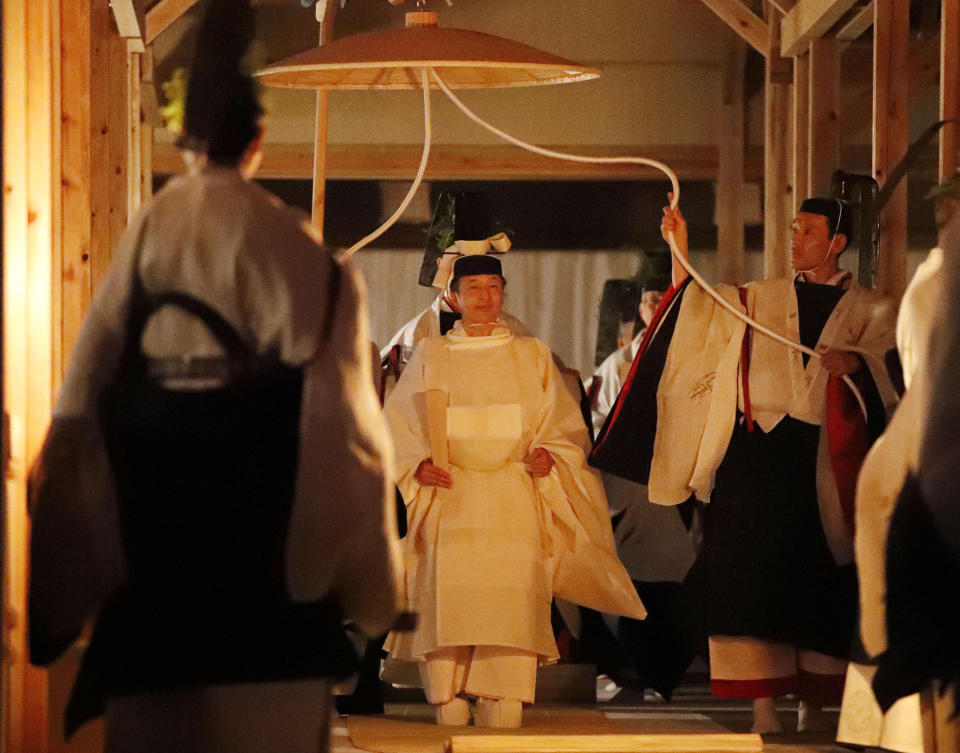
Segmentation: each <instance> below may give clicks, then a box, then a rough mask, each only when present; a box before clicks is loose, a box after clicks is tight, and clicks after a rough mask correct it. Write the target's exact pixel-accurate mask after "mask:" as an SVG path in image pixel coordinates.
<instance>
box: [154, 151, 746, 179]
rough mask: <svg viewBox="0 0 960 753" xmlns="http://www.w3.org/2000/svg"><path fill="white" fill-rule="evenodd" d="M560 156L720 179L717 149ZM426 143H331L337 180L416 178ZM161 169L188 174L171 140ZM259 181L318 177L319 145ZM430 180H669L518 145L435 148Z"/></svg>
mask: <svg viewBox="0 0 960 753" xmlns="http://www.w3.org/2000/svg"><path fill="white" fill-rule="evenodd" d="M550 148H553V149H557V150H560V151H568V152H577V153H581V154H591V155H594V156H597V157H611V156H615V155H642V156H649V157H654V158H656V159H659V160H661V161H663V162H666V163H667V164H669V165H670V167H671V169H673V170H675V171H676V173H677V175H678V176H679V177H680V179H681V180H710V181H712V180H716V179H717V170H718V164H719V157H718V151H717V148H716V146H713V145H690V144H684V145H649V144H640V145H637V144H625V145H622V146H611V147H602V148H596V147H592V148H584V147H583V146H581V145H573V146H571V145H568V144H567V145H553V146H551V147H550ZM422 151H423V148H422V146H421V145H419V144H416V145H415V144H330V145H329V146H328V147H327V178H328V179H329V180H409V179H410V176H411V175H413V174H414V173H415V172H416V170H417V165H418V163H419V161H420V154H421V152H422ZM745 159H746V162H745V168H744V169H745V178H746V180H747V182H751V183H759V182H760V181H761V180H762V178H763V153H762V150H760V149H757V148H749V147H748V148H747V151H746V155H745ZM152 165H153V170H154V172H155V173H157V174H160V175H167V174H171V173H181V172H184V169H185V168H184V164H183V160H182V159H181V157H180V154H179V152H178V151H177V149H176V148H175V147H174V146H173V145H172V144H171V143H169V142H157V143H156V144H155V145H154V150H153V159H152ZM257 177H258V178H267V179H270V178H284V179H303V180H310V179H312V177H313V144H281V143H267V144H266V145H265V146H264V155H263V164H262V165H261V166H260V170H259V171H258V172H257ZM426 179H427V180H663V173H662V172H660V171H659V170H654V169H653V168H649V167H644V166H643V165H597V164H586V163H579V162H565V161H563V162H561V161H560V160H555V159H550V158H548V157H542V156H540V155H538V154H532V153H530V152H527V151H523V150H521V149H517V148H515V147H512V146H499V145H496V146H491V145H486V144H482V145H481V144H435V145H434V146H433V147H432V148H431V150H430V163H429V165H428V166H427V171H426Z"/></svg>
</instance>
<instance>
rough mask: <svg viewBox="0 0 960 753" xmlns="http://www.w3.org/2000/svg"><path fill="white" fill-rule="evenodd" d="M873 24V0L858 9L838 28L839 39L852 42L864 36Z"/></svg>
mask: <svg viewBox="0 0 960 753" xmlns="http://www.w3.org/2000/svg"><path fill="white" fill-rule="evenodd" d="M871 26H873V0H870V2H868V3H867V4H866V5H864V6H863V7H862V8H860V10H858V11H856V12H855V13H854V14H853V16H851V18H850V20H849V21H847V22H846V23H845V24H843V26H841V27H840V28H839V29H838V30H837V39H839V40H840V41H841V42H852V41H853V40H855V39H859V38H860V37H861V36H863V33H864V32H865V31H866V30H867V29H869V28H870V27H871Z"/></svg>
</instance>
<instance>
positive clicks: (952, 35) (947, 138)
mask: <svg viewBox="0 0 960 753" xmlns="http://www.w3.org/2000/svg"><path fill="white" fill-rule="evenodd" d="M958 100H960V0H941V6H940V119H941V120H950V121H953V122H951V123H947V124H946V125H945V126H944V127H943V128H941V129H940V145H939V156H940V160H939V170H938V175H939V178H940V182H943V181H945V180H947V179H949V178H951V177H953V175H954V174H955V173H956V169H957V133H958V131H960V123H958V122H957V121H958V119H960V101H958Z"/></svg>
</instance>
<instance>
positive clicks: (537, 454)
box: [523, 447, 555, 478]
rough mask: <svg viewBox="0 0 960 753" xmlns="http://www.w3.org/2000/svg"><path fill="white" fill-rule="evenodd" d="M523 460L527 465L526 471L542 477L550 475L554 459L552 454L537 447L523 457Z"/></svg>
mask: <svg viewBox="0 0 960 753" xmlns="http://www.w3.org/2000/svg"><path fill="white" fill-rule="evenodd" d="M523 462H524V465H526V466H527V472H529V473H530V474H531V475H533V476H536V477H537V478H543V477H544V476H549V475H550V471H551V469H552V468H553V465H554V462H555V461H554V459H553V455H551V454H550V453H549V452H547V451H546V450H545V449H543V448H542V447H537V448H536V449H535V450H534V451H533V452H531V453H530V454H529V455H527V456H526V457H525V458H524V459H523Z"/></svg>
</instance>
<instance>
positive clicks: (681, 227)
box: [660, 191, 690, 287]
mask: <svg viewBox="0 0 960 753" xmlns="http://www.w3.org/2000/svg"><path fill="white" fill-rule="evenodd" d="M667 197H668V198H669V199H670V201H673V192H672V191H671V192H670V193H668V194H667ZM670 233H673V240H674V241H675V242H676V244H677V248H678V249H680V255H681V256H683V258H684V259H687V260H689V259H690V251H689V248H688V243H687V221H686V220H685V219H683V214H681V212H680V208H679V207H677V208H676V209H674V208H673V207H671V206H670V205H669V204H668V205H667V206H665V207H664V208H663V219H662V220H661V221H660V234H661V235H662V236H663V239H664V240H665V241H666V242H667V243H670V238H669V237H668V236H669V234H670ZM670 258H671V259H672V261H673V286H674V287H679V285H680V284H681V283H682V282H683V281H684V280H686V279H687V274H688V273H687V270H685V269H684V268H683V266H682V265H681V264H680V262H678V261H677V260H676V259H675V258H673V256H672V255H671V257H670Z"/></svg>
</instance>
